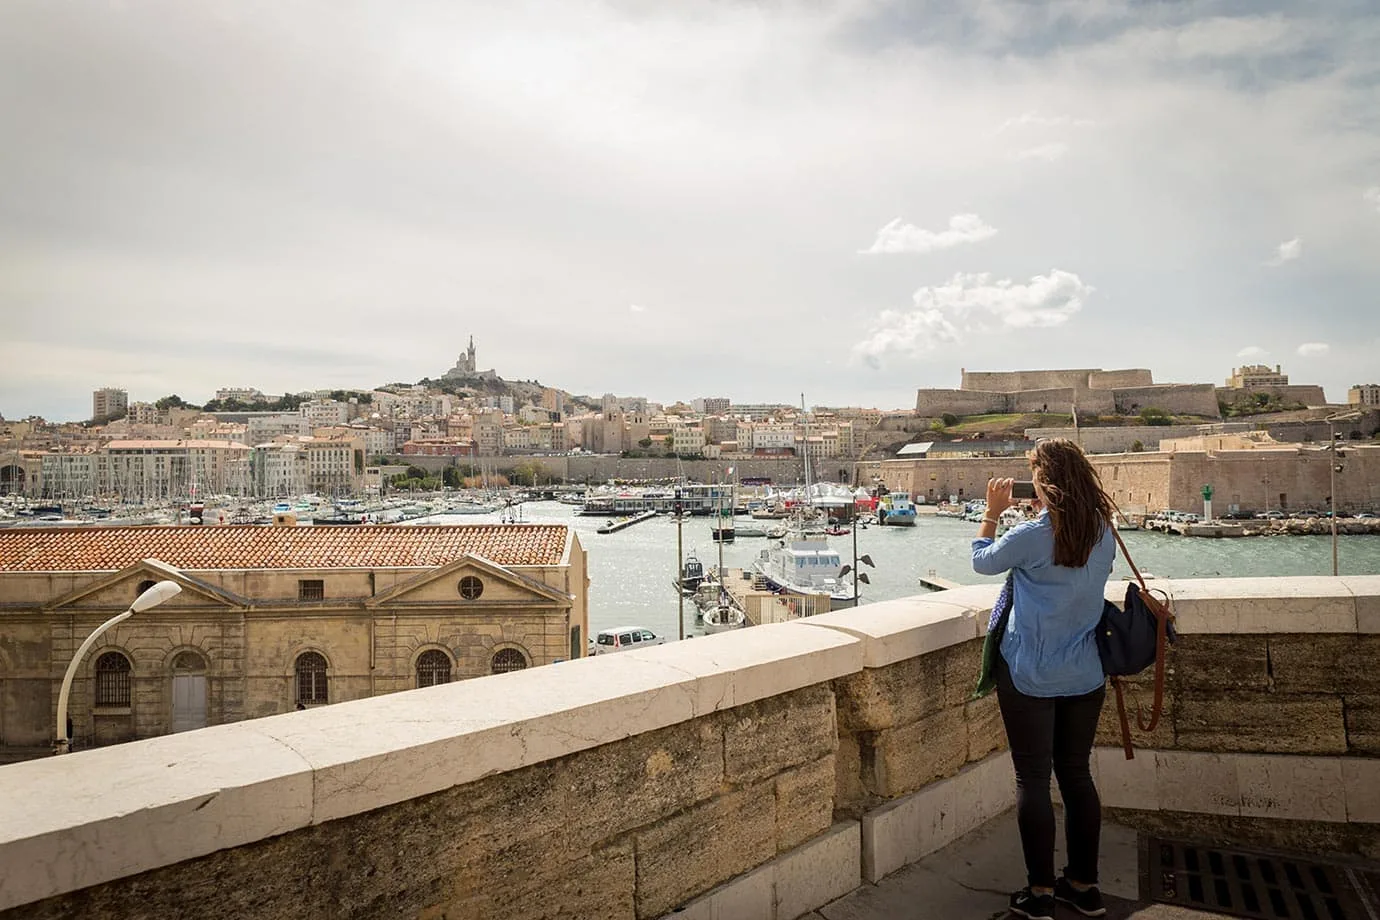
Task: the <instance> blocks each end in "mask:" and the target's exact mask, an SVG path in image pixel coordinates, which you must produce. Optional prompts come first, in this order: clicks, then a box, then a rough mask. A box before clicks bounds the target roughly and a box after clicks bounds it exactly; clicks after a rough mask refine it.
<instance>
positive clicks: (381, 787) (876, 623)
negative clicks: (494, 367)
mask: <svg viewBox="0 0 1380 920" xmlns="http://www.w3.org/2000/svg"><path fill="white" fill-rule="evenodd" d="M1157 587H1159V588H1163V589H1164V590H1165V591H1166V592H1167V593H1168V595H1169V596H1170V597H1172V598H1173V602H1174V605H1175V610H1176V614H1177V626H1178V631H1179V635H1180V640H1179V643H1178V645H1177V646H1175V647H1174V649H1173V651H1172V652H1171V656H1172V659H1171V667H1170V669H1169V672H1168V673H1169V677H1168V681H1169V686H1168V692H1167V693H1166V703H1167V710H1166V712H1165V716H1164V718H1163V719H1162V721H1161V723H1160V726H1159V727H1158V728H1157V729H1156V731H1155V732H1154V733H1152V734H1150V735H1148V736H1145V737H1142V738H1140V739H1139V741H1140V742H1141V744H1143V745H1144V749H1143V750H1142V751H1141V753H1140V756H1138V757H1137V758H1136V759H1135V760H1133V761H1127V760H1125V759H1124V758H1123V756H1122V753H1121V751H1120V749H1119V748H1117V747H1115V746H1114V744H1115V740H1116V735H1115V729H1114V720H1115V714H1114V709H1113V707H1111V706H1108V707H1106V708H1105V709H1104V712H1103V722H1102V725H1101V726H1100V728H1099V732H1098V742H1099V744H1100V745H1102V746H1100V747H1098V748H1096V750H1095V756H1094V774H1095V776H1096V778H1097V780H1098V783H1099V786H1100V789H1101V794H1102V799H1103V804H1104V806H1105V807H1107V808H1108V809H1110V810H1113V812H1114V813H1115V814H1116V815H1117V816H1118V817H1120V818H1121V819H1123V820H1125V821H1127V822H1129V823H1131V824H1133V825H1134V826H1137V827H1141V828H1147V829H1148V828H1164V827H1173V828H1175V829H1177V830H1179V831H1181V832H1184V833H1186V835H1187V836H1191V837H1193V836H1201V835H1202V834H1201V831H1202V830H1203V825H1204V823H1208V824H1210V826H1211V829H1212V836H1214V837H1226V838H1227V840H1228V841H1231V842H1235V843H1237V844H1238V845H1242V846H1271V847H1273V846H1294V847H1299V846H1305V845H1306V846H1307V848H1308V849H1310V850H1311V851H1317V850H1323V851H1336V852H1343V853H1349V854H1352V855H1354V856H1359V857H1363V858H1369V859H1375V858H1377V857H1380V799H1377V797H1376V795H1375V789H1376V788H1380V756H1378V755H1380V672H1376V670H1375V669H1374V668H1373V667H1371V666H1370V665H1371V662H1373V661H1374V660H1376V658H1377V656H1380V576H1362V577H1348V578H1287V579H1266V578H1256V579H1218V580H1208V581H1192V580H1188V581H1170V580H1161V581H1159V582H1157ZM1123 591H1124V587H1123V585H1122V583H1120V582H1119V581H1117V580H1115V579H1114V580H1113V581H1112V582H1111V583H1110V584H1109V585H1108V589H1107V594H1108V596H1109V597H1113V598H1116V599H1118V600H1119V599H1120V595H1121V593H1122V592H1123ZM996 592H997V586H996V585H995V584H991V585H982V586H974V587H968V588H960V589H956V590H953V591H948V592H943V593H942V594H940V595H931V596H927V597H917V598H908V599H904V600H899V601H892V602H887V603H882V604H875V605H869V606H868V607H866V608H862V609H859V610H851V611H846V612H841V613H836V614H823V615H820V616H817V617H811V618H809V619H808V620H803V621H796V622H792V623H785V624H779V625H775V626H761V627H756V628H753V629H749V630H743V631H739V632H735V633H727V634H722V635H718V636H710V637H706V638H702V639H696V640H695V641H694V642H679V643H674V644H672V645H667V646H663V647H660V648H652V649H643V650H638V651H634V652H626V653H623V654H620V655H616V656H604V657H599V658H594V659H583V660H579V661H572V662H566V663H563V664H559V665H551V666H548V667H544V668H537V669H531V670H526V671H519V672H514V673H511V674H504V675H496V676H493V677H485V678H479V679H475V680H468V681H464V682H461V683H453V684H443V685H440V686H437V687H431V688H426V689H422V690H415V691H410V692H405V693H398V694H393V695H390V696H387V697H381V698H375V699H369V700H361V701H355V702H350V703H341V704H337V705H334V706H327V707H322V708H319V709H314V710H309V711H306V712H299V713H289V714H285V715H281V716H275V717H272V718H267V719H260V720H255V721H252V722H242V723H237V724H234V725H226V726H218V727H215V728H209V729H202V730H200V731H193V732H186V733H183V734H179V735H173V736H168V737H162V738H155V739H150V740H148V741H142V742H135V743H131V744H125V745H118V746H115V747H110V748H105V749H98V750H93V751H86V752H81V753H77V754H71V755H67V756H65V757H62V758H54V759H44V760H39V761H32V762H28V763H24V764H18V765H12V766H9V767H5V768H4V770H5V785H6V809H7V812H6V818H7V820H6V821H5V822H3V823H0V864H3V865H4V866H5V867H6V871H5V876H4V879H3V884H0V920H18V918H20V917H23V918H25V920H55V918H59V917H70V916H82V917H87V918H96V920H105V918H134V917H148V916H209V915H217V916H234V917H236V918H239V920H258V918H278V917H283V916H289V915H292V916H331V917H337V918H343V920H356V918H375V917H377V918H384V917H387V918H392V917H398V916H423V917H441V916H474V917H487V916H503V917H508V918H516V920H523V918H535V917H548V916H552V915H554V914H556V913H563V914H565V915H569V916H599V917H611V918H627V920H633V918H648V920H650V918H658V917H663V916H667V915H668V914H670V913H671V912H673V911H677V910H680V909H682V908H683V909H684V913H683V915H684V916H691V917H695V916H699V917H712V916H753V917H764V918H773V920H791V918H795V917H799V916H801V915H803V914H806V913H808V912H810V911H812V910H815V909H817V908H818V907H821V906H823V905H824V904H827V903H828V902H830V901H832V900H834V899H835V898H837V897H839V896H841V895H842V894H844V893H846V892H847V891H849V890H851V889H853V888H855V887H857V886H858V885H860V884H861V883H862V882H863V881H877V880H879V879H880V878H881V877H883V876H884V875H887V874H888V873H890V872H893V871H895V870H897V869H899V868H901V867H903V866H904V865H906V864H908V863H910V862H914V861H916V860H918V859H920V858H923V857H924V856H926V855H928V854H929V853H931V852H934V851H935V850H938V849H941V848H943V847H944V846H946V845H947V844H948V843H950V842H951V841H953V840H955V839H956V838H957V837H958V836H960V835H962V834H965V833H967V832H968V831H970V830H973V829H976V828H977V827H979V826H981V825H982V824H984V823H985V822H986V821H987V820H989V819H990V818H992V817H994V816H996V815H997V814H999V813H1001V812H1002V811H1004V810H1006V809H1008V808H1009V807H1011V805H1012V804H1013V802H1014V799H1015V790H1014V783H1013V780H1012V776H1011V769H1010V764H1009V762H1008V760H1007V759H1006V758H1005V757H1004V756H1003V755H1002V754H1001V753H1000V752H1001V750H1002V746H1003V733H1002V729H1001V720H1000V715H999V712H998V709H997V706H996V701H995V699H994V698H993V697H990V696H989V697H987V698H986V699H983V700H979V701H971V700H970V698H969V697H970V693H971V689H972V686H973V683H974V680H975V676H976V672H977V668H978V664H979V659H980V656H981V637H982V634H983V630H984V628H985V624H986V622H987V619H988V615H989V612H990V609H991V605H992V603H993V601H994V599H995V595H996ZM1136 689H1138V690H1140V691H1141V692H1140V693H1139V697H1140V698H1142V699H1143V698H1145V697H1146V696H1147V695H1148V693H1147V691H1146V688H1145V687H1144V685H1143V682H1142V683H1141V684H1140V685H1138V686H1137V688H1136ZM1133 698H1134V691H1133ZM1186 776H1187V777H1192V781H1185V780H1184V777H1186ZM1195 830H1196V831H1198V833H1193V831H1195ZM112 840H113V841H118V845H110V844H108V843H106V842H107V841H112Z"/></svg>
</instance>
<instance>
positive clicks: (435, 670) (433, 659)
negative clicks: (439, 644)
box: [417, 648, 450, 687]
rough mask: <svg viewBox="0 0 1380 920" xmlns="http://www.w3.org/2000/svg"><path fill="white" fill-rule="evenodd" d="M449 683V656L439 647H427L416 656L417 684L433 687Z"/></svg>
mask: <svg viewBox="0 0 1380 920" xmlns="http://www.w3.org/2000/svg"><path fill="white" fill-rule="evenodd" d="M448 683H450V656H448V655H447V654H446V653H445V652H443V651H441V650H440V649H436V648H433V649H428V650H427V651H425V652H422V653H421V654H420V655H418V656H417V686H418V687H434V686H436V685H437V684H448Z"/></svg>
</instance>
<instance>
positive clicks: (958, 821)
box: [920, 753, 1016, 855]
mask: <svg viewBox="0 0 1380 920" xmlns="http://www.w3.org/2000/svg"><path fill="white" fill-rule="evenodd" d="M940 785H945V786H949V787H951V788H952V789H953V816H954V821H953V839H957V838H958V837H962V836H963V835H964V834H966V833H968V832H969V831H973V830H976V829H977V828H979V827H981V826H982V825H984V824H986V823H987V822H988V821H990V820H991V819H993V818H995V817H996V816H997V815H999V814H1001V813H1002V812H1004V811H1006V810H1007V809H1008V808H1010V807H1011V806H1012V805H1014V804H1015V803H1016V771H1015V768H1014V767H1013V766H1012V765H1011V758H1010V757H1009V756H1007V755H1006V754H1004V753H1002V754H993V755H992V756H990V757H987V758H985V759H983V760H981V761H979V762H978V763H975V764H969V765H968V766H966V767H964V768H963V769H962V770H959V771H958V774H957V775H956V776H954V777H952V778H950V779H947V780H943V781H941V783H940ZM947 845H948V840H945V839H943V838H942V837H938V836H937V835H935V834H933V833H932V832H930V829H928V828H922V830H921V835H920V849H921V851H922V852H923V853H925V854H926V855H928V854H929V853H933V852H935V851H937V850H939V849H942V848H943V847H945V846H947Z"/></svg>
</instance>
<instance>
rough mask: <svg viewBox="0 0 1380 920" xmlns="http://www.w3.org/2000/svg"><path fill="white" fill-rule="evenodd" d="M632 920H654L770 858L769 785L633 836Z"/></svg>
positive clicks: (772, 813) (772, 804)
mask: <svg viewBox="0 0 1380 920" xmlns="http://www.w3.org/2000/svg"><path fill="white" fill-rule="evenodd" d="M635 839H636V846H637V915H638V916H639V917H655V916H660V915H661V914H663V913H665V912H666V911H668V910H670V909H672V908H673V907H675V906H676V905H677V904H680V903H681V902H682V901H685V900H686V899H687V898H689V897H691V896H692V895H696V894H699V893H700V892H703V891H708V890H709V889H710V888H713V887H714V886H715V885H718V884H719V883H721V882H724V881H727V880H728V879H731V878H733V877H734V876H736V875H740V874H742V873H744V872H746V871H747V870H749V869H751V868H753V867H755V866H758V865H761V864H762V863H764V862H766V861H767V860H768V859H771V858H772V857H773V856H775V855H776V797H775V795H774V794H773V783H771V782H766V783H759V784H758V785H756V786H749V787H748V788H746V789H742V790H739V791H737V792H730V793H728V794H727V795H722V796H719V797H718V798H715V799H712V800H710V801H708V802H705V803H703V804H700V805H697V806H695V807H693V808H690V809H687V810H685V811H683V812H681V813H679V814H677V815H674V816H672V817H671V818H669V819H667V820H665V821H662V822H660V823H658V824H655V825H652V826H650V827H648V828H646V829H645V830H641V831H638V832H637V833H636V834H635Z"/></svg>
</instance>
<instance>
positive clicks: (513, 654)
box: [492, 648, 527, 674]
mask: <svg viewBox="0 0 1380 920" xmlns="http://www.w3.org/2000/svg"><path fill="white" fill-rule="evenodd" d="M525 667H527V657H526V656H525V655H523V654H522V652H520V651H518V650H517V649H515V648H501V649H499V650H498V651H496V652H494V659H493V665H492V668H493V673H495V674H507V673H508V672H509V671H521V670H522V669H523V668H525Z"/></svg>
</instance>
